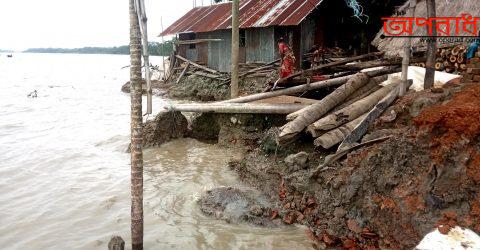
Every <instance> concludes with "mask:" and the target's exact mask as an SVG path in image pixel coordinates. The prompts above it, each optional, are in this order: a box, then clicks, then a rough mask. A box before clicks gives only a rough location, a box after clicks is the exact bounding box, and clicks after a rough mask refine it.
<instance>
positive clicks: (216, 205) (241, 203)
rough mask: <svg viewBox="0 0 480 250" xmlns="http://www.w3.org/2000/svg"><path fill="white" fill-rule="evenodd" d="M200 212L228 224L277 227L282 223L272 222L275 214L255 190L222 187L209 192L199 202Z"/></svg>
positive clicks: (266, 201) (267, 202) (266, 200)
mask: <svg viewBox="0 0 480 250" xmlns="http://www.w3.org/2000/svg"><path fill="white" fill-rule="evenodd" d="M198 204H199V205H200V210H201V211H202V212H203V213H205V214H206V215H208V216H212V217H214V218H216V219H220V220H224V221H226V222H228V223H236V224H238V223H247V224H252V225H256V226H264V227H276V226H279V225H280V224H281V223H280V222H279V220H272V219H271V216H272V214H273V213H274V212H273V211H272V210H271V208H270V207H271V206H272V205H271V204H270V203H269V201H268V199H266V197H264V196H262V195H260V194H258V192H255V191H253V190H242V189H239V188H234V187H221V188H215V189H213V190H209V191H207V192H206V193H205V194H204V195H203V196H202V197H201V198H200V199H199V200H198Z"/></svg>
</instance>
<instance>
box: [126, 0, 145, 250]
mask: <svg viewBox="0 0 480 250" xmlns="http://www.w3.org/2000/svg"><path fill="white" fill-rule="evenodd" d="M129 13H130V65H131V66H130V82H131V87H130V88H131V91H130V99H131V116H130V119H131V127H130V128H131V130H130V138H131V143H130V151H131V174H130V176H131V177H130V178H131V179H130V181H131V186H130V190H131V199H132V203H131V210H130V216H131V237H132V249H133V250H141V249H143V152H142V144H143V138H142V134H143V131H142V130H143V129H142V128H143V125H142V122H143V121H142V56H141V37H140V27H139V20H138V15H137V12H136V10H135V0H130V1H129Z"/></svg>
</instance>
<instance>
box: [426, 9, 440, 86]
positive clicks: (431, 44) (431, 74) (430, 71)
mask: <svg viewBox="0 0 480 250" xmlns="http://www.w3.org/2000/svg"><path fill="white" fill-rule="evenodd" d="M426 4H427V16H428V18H435V17H436V12H437V11H436V6H435V0H427V1H426ZM436 23H437V21H435V19H433V21H432V26H433V27H434V28H433V29H432V34H429V35H431V36H432V37H433V38H432V39H429V41H428V46H427V62H426V71H425V80H424V83H423V88H424V89H431V88H433V84H434V81H435V60H436V55H437V42H436V41H435V37H436V35H437V29H436V27H437V26H436ZM427 33H428V31H427Z"/></svg>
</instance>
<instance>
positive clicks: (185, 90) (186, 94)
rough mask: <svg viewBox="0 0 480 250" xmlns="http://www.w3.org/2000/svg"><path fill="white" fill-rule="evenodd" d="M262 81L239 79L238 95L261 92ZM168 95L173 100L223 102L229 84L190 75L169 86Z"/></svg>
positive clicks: (257, 79) (228, 95) (228, 92)
mask: <svg viewBox="0 0 480 250" xmlns="http://www.w3.org/2000/svg"><path fill="white" fill-rule="evenodd" d="M264 81H265V79H264V78H255V77H244V78H241V79H240V82H239V91H240V95H248V94H253V93H259V92H262V90H263V89H264V88H265V86H266V83H265V82H264ZM168 93H169V97H170V98H173V99H188V100H200V101H216V100H225V99H228V98H229V97H230V82H229V81H226V82H225V81H220V80H215V79H211V78H208V77H203V76H198V75H190V76H187V77H184V78H183V79H182V80H181V81H180V82H179V83H178V84H176V83H175V84H171V86H170V88H169V92H168Z"/></svg>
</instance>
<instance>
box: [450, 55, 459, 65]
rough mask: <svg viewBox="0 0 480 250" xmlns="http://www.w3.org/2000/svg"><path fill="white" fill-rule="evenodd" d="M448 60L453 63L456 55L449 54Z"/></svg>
mask: <svg viewBox="0 0 480 250" xmlns="http://www.w3.org/2000/svg"><path fill="white" fill-rule="evenodd" d="M448 60H449V61H450V62H451V63H455V62H456V61H457V57H456V56H455V55H451V56H450V57H449V58H448Z"/></svg>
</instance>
